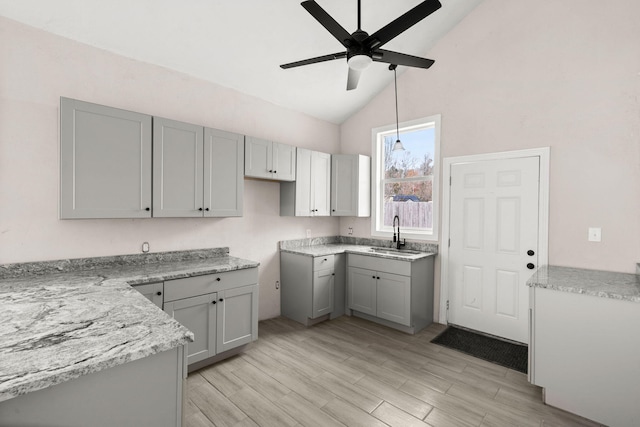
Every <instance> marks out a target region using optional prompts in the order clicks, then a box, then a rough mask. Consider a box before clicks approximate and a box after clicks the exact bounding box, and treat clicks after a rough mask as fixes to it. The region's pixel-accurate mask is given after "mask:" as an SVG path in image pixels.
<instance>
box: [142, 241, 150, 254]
mask: <svg viewBox="0 0 640 427" xmlns="http://www.w3.org/2000/svg"><path fill="white" fill-rule="evenodd" d="M147 252H149V242H144V243H143V244H142V253H145V254H146V253H147Z"/></svg>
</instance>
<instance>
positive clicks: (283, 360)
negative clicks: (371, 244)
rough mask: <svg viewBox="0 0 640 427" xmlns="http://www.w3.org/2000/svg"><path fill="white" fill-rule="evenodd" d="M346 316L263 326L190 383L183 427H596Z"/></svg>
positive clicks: (501, 373)
mask: <svg viewBox="0 0 640 427" xmlns="http://www.w3.org/2000/svg"><path fill="white" fill-rule="evenodd" d="M443 329H444V326H443V325H439V324H433V325H431V326H429V327H427V328H426V329H425V330H423V331H422V332H420V333H418V334H416V335H408V334H405V333H402V332H398V331H395V330H393V329H390V328H386V327H384V326H380V325H377V324H375V323H371V322H368V321H366V320H362V319H358V318H354V317H348V316H343V317H341V318H338V319H335V320H331V321H326V322H322V323H320V324H318V325H316V326H313V327H309V328H306V327H304V326H302V325H300V324H298V323H296V322H293V321H291V320H288V319H286V318H282V317H280V318H276V319H270V320H266V321H262V322H260V326H259V331H260V332H259V339H258V341H256V342H254V343H253V344H251V346H250V347H249V348H248V349H247V350H246V351H245V352H244V353H242V354H241V355H238V356H235V357H232V358H230V359H227V360H225V361H222V362H219V363H217V364H215V365H212V366H209V367H207V368H203V369H201V370H199V371H196V372H193V373H191V374H190V375H189V377H188V380H187V383H188V391H187V393H188V401H187V404H186V425H187V427H200V426H275V427H282V426H323V427H324V426H344V425H346V426H367V427H370V426H387V425H389V426H402V427H407V426H434V427H439V426H455V427H465V426H487V427H488V426H495V427H502V426H532V427H534V426H535V427H539V426H597V425H599V424H597V423H593V422H590V421H588V420H585V419H583V418H580V417H577V416H575V415H572V414H569V413H567V412H564V411H561V410H558V409H555V408H552V407H549V406H546V405H544V404H543V403H542V398H541V389H540V388H539V387H536V386H532V385H531V384H529V383H528V382H527V377H526V375H524V374H521V373H519V372H516V371H513V370H510V369H507V368H503V367H501V366H498V365H494V364H492V363H489V362H485V361H484V360H481V359H477V358H474V357H471V356H467V355H465V354H463V353H459V352H456V351H453V350H450V349H447V348H444V347H441V346H438V345H436V344H431V343H430V341H431V339H432V338H433V337H435V336H436V335H437V334H438V333H440V332H441V331H442V330H443Z"/></svg>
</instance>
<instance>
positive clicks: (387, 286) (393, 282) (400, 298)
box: [376, 273, 411, 326]
mask: <svg viewBox="0 0 640 427" xmlns="http://www.w3.org/2000/svg"><path fill="white" fill-rule="evenodd" d="M377 277H378V284H377V309H376V313H377V314H376V316H378V317H380V318H382V319H387V320H390V321H392V322H396V323H400V324H401V325H406V326H411V278H410V277H407V276H400V275H397V274H389V273H378V276H377Z"/></svg>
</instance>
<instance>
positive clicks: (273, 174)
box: [244, 136, 296, 181]
mask: <svg viewBox="0 0 640 427" xmlns="http://www.w3.org/2000/svg"><path fill="white" fill-rule="evenodd" d="M244 175H245V176H248V177H252V178H264V179H273V180H278V181H294V180H295V179H296V147H294V146H291V145H287V144H281V143H278V142H273V141H267V140H264V139H260V138H254V137H250V136H247V137H246V139H245V163H244Z"/></svg>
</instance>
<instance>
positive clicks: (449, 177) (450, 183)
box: [449, 176, 452, 187]
mask: <svg viewBox="0 0 640 427" xmlns="http://www.w3.org/2000/svg"><path fill="white" fill-rule="evenodd" d="M451 178H452V177H451V176H450V177H449V187H451Z"/></svg>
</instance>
